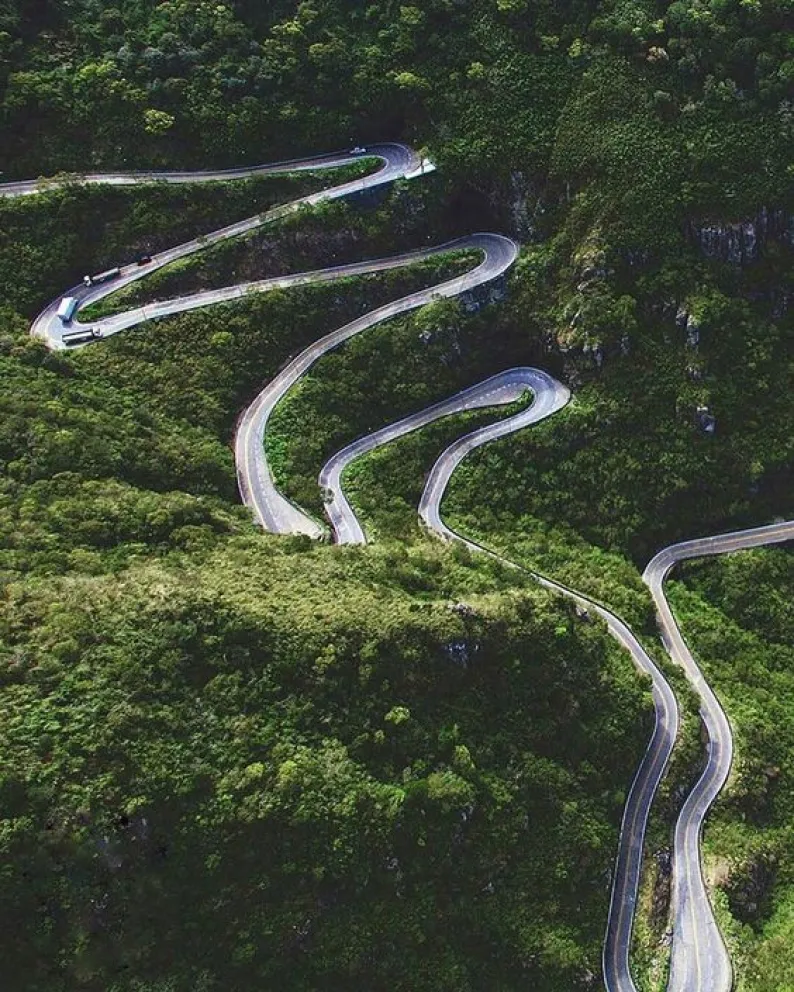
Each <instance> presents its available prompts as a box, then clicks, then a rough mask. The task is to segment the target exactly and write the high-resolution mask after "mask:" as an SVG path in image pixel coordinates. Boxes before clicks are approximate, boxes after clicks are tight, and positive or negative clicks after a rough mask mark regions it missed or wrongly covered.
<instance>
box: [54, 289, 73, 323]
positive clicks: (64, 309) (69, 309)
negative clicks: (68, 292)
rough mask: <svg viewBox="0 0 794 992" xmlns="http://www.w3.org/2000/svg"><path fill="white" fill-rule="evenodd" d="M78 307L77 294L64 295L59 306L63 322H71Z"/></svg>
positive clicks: (59, 313)
mask: <svg viewBox="0 0 794 992" xmlns="http://www.w3.org/2000/svg"><path fill="white" fill-rule="evenodd" d="M76 309H77V297H76V296H64V298H63V299H62V300H61V303H60V306H59V307H58V316H59V317H60V319H61V323H62V324H71V322H72V317H74V312H75V310H76Z"/></svg>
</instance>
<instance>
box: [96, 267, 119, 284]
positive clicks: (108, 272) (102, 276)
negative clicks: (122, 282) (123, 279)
mask: <svg viewBox="0 0 794 992" xmlns="http://www.w3.org/2000/svg"><path fill="white" fill-rule="evenodd" d="M120 275H121V269H120V268H118V266H117V267H116V268H114V269H105V271H104V272H98V273H97V274H96V275H95V276H90V277H89V278H90V279H91V282H92V283H96V282H110V280H111V279H116V278H117V277H118V276H120Z"/></svg>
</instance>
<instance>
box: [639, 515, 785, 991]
mask: <svg viewBox="0 0 794 992" xmlns="http://www.w3.org/2000/svg"><path fill="white" fill-rule="evenodd" d="M792 540H794V521H792V520H789V521H785V522H782V523H779V524H772V525H770V526H768V527H757V528H754V529H753V530H745V531H736V532H733V533H730V534H721V535H719V536H718V537H704V538H700V539H699V540H694V541H686V542H684V543H682V544H674V545H672V546H671V547H668V548H665V549H664V550H663V551H660V552H659V554H658V555H656V557H655V558H653V559H652V560H651V562H650V563H649V564H648V567H647V568H646V569H645V572H644V573H643V580H644V581H645V583H646V585H647V586H648V587H649V589H650V590H651V595H652V596H653V599H654V602H655V604H656V609H657V615H658V621H659V629H660V632H661V635H662V640H663V642H664V646H665V648H666V650H667V652H668V654H669V655H670V657H671V658H672V659H673V661H674V662H675V663H676V664H677V665H680V666H681V668H683V669H684V671H685V672H686V676H687V678H688V679H689V682H690V683H691V685H692V687H693V688H694V690H695V692H697V694H698V696H699V698H700V715H701V718H702V720H703V723H704V725H705V728H706V733H707V735H708V760H707V762H706V767H705V768H704V770H703V774H702V775H701V776H700V778H699V779H698V781H697V782H696V783H695V786H694V787H693V789H692V791H691V792H690V794H689V796H687V799H686V802H685V803H684V806H683V809H682V810H681V814H680V816H679V818H678V822H677V823H676V828H675V843H674V850H675V858H674V860H673V891H672V911H673V919H672V929H673V946H672V950H671V959H670V982H669V985H668V988H669V989H670V992H689V990H692V989H703V990H709V992H729V990H730V989H731V988H732V985H733V971H732V968H731V962H730V958H729V957H728V952H727V950H726V948H725V943H724V941H723V939H722V935H721V933H720V930H719V927H718V926H717V921H716V920H715V918H714V913H713V910H712V908H711V903H710V902H709V898H708V895H707V893H706V886H705V883H704V881H703V872H702V866H701V860H700V838H701V834H702V831H703V823H704V820H705V818H706V814H707V813H708V811H709V808H710V807H711V805H712V803H713V802H714V800H715V799H716V798H717V796H718V795H719V793H720V791H721V790H722V787H723V786H724V784H725V782H726V780H727V778H728V774H729V772H730V770H731V761H732V758H733V736H732V734H731V728H730V724H729V723H728V718H727V717H726V715H725V711H724V710H723V708H722V706H721V705H720V702H719V700H718V699H717V697H716V696H715V694H714V692H713V691H712V689H711V687H710V686H709V685H708V683H707V682H706V680H705V679H704V678H703V675H702V673H701V671H700V668H699V667H698V665H697V663H696V661H695V659H694V658H693V657H692V653H691V652H690V650H689V648H688V647H687V645H686V642H685V641H684V638H683V637H682V635H681V631H680V630H679V628H678V624H677V623H676V621H675V617H674V616H673V612H672V610H671V609H670V605H669V603H668V602H667V598H666V597H665V595H664V581H665V578H666V577H667V575H668V573H669V572H670V570H671V569H672V568H674V567H675V566H676V565H677V564H678V562H680V561H684V560H686V559H690V558H702V557H706V556H708V555H721V554H726V553H727V552H730V551H739V550H742V549H745V548H756V547H760V546H761V545H765V544H777V543H781V542H784V541H792Z"/></svg>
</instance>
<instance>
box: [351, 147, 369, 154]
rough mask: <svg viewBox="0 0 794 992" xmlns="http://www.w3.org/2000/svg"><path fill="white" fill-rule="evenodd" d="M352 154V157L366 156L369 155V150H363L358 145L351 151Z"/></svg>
mask: <svg viewBox="0 0 794 992" xmlns="http://www.w3.org/2000/svg"><path fill="white" fill-rule="evenodd" d="M350 154H351V155H366V154H367V149H366V148H362V147H361V145H356V147H355V148H353V149H352V150H351V152H350Z"/></svg>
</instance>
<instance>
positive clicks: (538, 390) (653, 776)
mask: <svg viewBox="0 0 794 992" xmlns="http://www.w3.org/2000/svg"><path fill="white" fill-rule="evenodd" d="M528 389H529V390H531V391H532V393H533V396H534V399H533V402H532V404H531V405H530V406H528V407H527V408H526V409H524V410H521V411H520V412H519V413H517V414H515V415H514V416H512V417H509V418H506V419H504V420H501V421H497V422H496V423H494V424H489V425H487V426H485V427H481V428H479V429H478V430H476V431H472V432H471V433H469V434H467V435H465V436H464V437H461V438H460V439H458V440H457V441H454V442H453V443H452V444H451V445H450V446H449V447H448V448H447V449H446V450H445V451H444V452H443V453H442V454H441V456H440V457H439V458H438V460H437V461H436V463H435V465H434V466H433V468H432V470H431V472H430V475H429V477H428V480H427V483H426V484H425V489H424V492H423V493H422V498H421V501H420V504H419V515H420V518H421V519H422V520H423V521H424V523H425V525H426V526H427V527H428V528H429V529H430V530H431V531H432V532H433V533H435V534H437V535H438V536H439V537H441V538H444V539H446V540H455V541H459V542H461V543H462V544H464V545H466V546H467V547H468V548H470V549H471V550H473V551H476V552H481V553H484V554H487V555H489V556H490V557H492V558H496V559H497V560H498V561H500V562H502V563H503V564H504V565H507V566H508V567H510V568H514V569H517V570H520V571H522V572H527V571H528V570H527V569H524V568H522V567H521V566H519V565H517V564H516V563H515V562H512V561H510V560H509V559H506V558H503V557H502V556H501V555H497V554H494V552H492V551H490V550H489V549H487V548H485V547H483V546H482V545H480V544H477V543H476V542H474V541H471V540H469V539H468V538H466V537H464V536H463V535H461V534H458V533H456V532H455V531H453V530H452V529H451V528H450V527H449V526H447V524H446V523H444V521H443V519H442V516H441V504H442V501H443V499H444V494H445V493H446V491H447V487H448V485H449V482H450V479H451V478H452V475H453V473H454V471H455V469H456V468H457V467H458V465H460V463H461V462H462V461H463V459H464V458H465V457H466V456H467V455H468V454H469V453H470V452H472V451H473V450H474V449H475V448H479V447H481V446H482V445H484V444H488V443H489V442H491V441H494V440H497V439H498V438H500V437H505V436H507V435H508V434H512V433H514V432H515V431H518V430H521V429H522V428H525V427H529V426H530V425H532V424H536V423H538V422H539V421H541V420H544V419H545V418H546V417H550V416H552V415H553V414H554V413H556V412H557V411H558V410H561V409H562V408H563V407H564V406H565V405H566V404H567V403H568V402H569V400H570V392H569V391H568V389H567V388H566V387H565V386H563V385H562V383H560V382H557V380H556V379H554V378H552V376H550V375H549V374H548V373H546V372H542V371H540V370H539V369H532V368H517V369H509V370H508V371H506V372H502V373H500V374H499V375H496V376H493V377H491V378H490V379H487V380H486V381H485V382H483V383H480V384H479V385H477V386H473V387H471V388H469V389H466V390H463V391H462V392H460V393H458V394H456V395H455V396H453V397H451V398H450V399H448V400H444V401H442V402H440V403H436V404H434V405H433V406H431V407H428V408H426V409H425V410H423V411H421V412H419V413H416V414H412V415H411V416H408V417H405V418H403V419H402V420H400V421H397V422H396V423H394V424H391V425H389V426H388V427H384V428H383V429H382V430H379V431H376V432H374V433H373V434H370V435H367V436H366V437H363V438H360V439H359V440H357V441H354V442H353V443H352V444H349V445H348V446H347V447H346V448H343V449H342V450H341V451H340V452H338V453H337V454H335V455H334V456H333V457H332V458H331V459H330V460H329V461H328V462H327V463H326V465H325V466H324V468H323V470H322V472H321V473H320V486H321V488H322V489H323V490H324V491H325V492H326V494H327V496H328V502H327V503H326V512H327V513H328V517H329V519H330V521H331V526H332V528H333V530H334V535H335V537H336V541H337V543H339V544H365V543H366V536H365V534H364V530H363V528H362V527H361V524H360V523H359V521H358V519H357V518H356V515H355V512H354V511H353V508H352V507H351V506H350V503H349V502H348V500H347V498H346V497H345V495H344V492H343V489H342V476H343V473H344V470H345V468H347V466H348V465H350V464H351V462H353V461H354V460H355V459H356V458H359V457H360V456H361V455H364V454H366V453H368V452H370V451H373V450H375V449H376V448H378V447H381V446H382V445H385V444H388V443H390V442H391V441H394V440H396V439H397V438H399V437H403V436H404V435H405V434H408V433H410V432H411V431H414V430H418V429H419V428H421V427H424V426H426V425H427V424H429V423H431V422H433V421H435V420H438V419H440V418H442V417H446V416H449V415H450V414H452V413H456V412H459V411H461V410H464V409H473V408H475V407H481V406H492V405H495V404H497V403H511V402H514V401H515V400H516V399H518V398H519V397H520V396H521V394H522V393H523V392H525V391H526V390H528ZM529 574H530V575H532V577H533V578H534V579H535V580H536V581H537V582H539V583H540V584H541V585H543V586H545V587H546V588H547V589H549V590H551V591H552V592H555V593H557V594H560V595H563V596H566V597H568V598H569V599H572V600H573V601H574V602H575V603H576V604H577V607H578V608H579V610H580V611H582V612H583V613H584V614H585V615H590V614H595V615H596V616H599V617H600V618H601V619H602V620H603V621H604V623H605V624H606V626H607V629H608V630H609V633H610V634H611V635H612V637H614V638H615V640H617V641H618V643H619V644H620V645H621V647H623V648H625V650H626V651H628V652H629V654H630V655H631V658H632V660H633V661H634V664H635V665H636V667H637V668H638V670H639V671H641V672H643V673H644V674H645V675H647V676H649V677H650V679H651V693H652V698H653V705H654V713H655V723H654V729H653V733H652V734H651V738H650V741H649V742H648V747H647V749H646V752H645V755H644V756H643V759H642V761H641V762H640V766H639V768H638V769H637V772H636V775H635V777H634V780H633V782H632V784H631V787H630V789H629V793H628V797H627V799H626V805H625V808H624V813H623V820H622V823H621V830H620V842H619V845H618V855H617V859H616V863H615V870H614V873H613V882H612V893H611V897H610V905H609V915H608V922H607V930H606V936H605V939H604V951H603V969H604V981H605V984H606V986H607V989H609V992H636V986H635V985H634V982H633V980H632V977H631V970H630V966H629V953H630V949H631V934H632V928H633V924H634V915H635V908H636V903H637V893H638V891H639V883H640V876H641V872H642V858H643V846H644V840H645V833H646V830H647V825H648V818H649V815H650V811H651V806H652V804H653V800H654V797H655V795H656V792H657V790H658V787H659V783H660V782H661V780H662V776H663V775H664V771H665V768H666V767H667V763H668V761H669V759H670V755H671V753H672V750H673V745H674V744H675V740H676V737H677V736H678V726H679V713H678V705H677V703H676V699H675V695H674V694H673V691H672V689H671V688H670V685H669V684H668V682H667V680H666V679H665V678H664V676H663V675H662V673H661V672H660V671H659V669H658V668H657V667H656V665H655V664H654V662H653V661H652V660H651V658H650V657H649V655H648V653H647V652H646V650H645V648H644V647H643V646H642V644H641V643H640V642H639V640H638V639H637V637H636V636H635V635H634V634H633V633H632V631H631V630H630V628H629V627H628V626H627V625H626V624H625V623H624V622H623V621H622V620H621V619H620V618H619V617H618V616H616V615H615V614H614V613H612V612H611V611H610V610H608V609H606V608H605V607H603V606H602V605H601V604H600V603H596V602H594V601H593V600H591V599H590V598H589V597H587V596H584V595H582V594H581V593H579V592H576V591H575V590H573V589H570V588H568V587H567V586H565V585H563V584H561V583H559V582H554V581H552V580H550V579H547V578H546V577H545V576H542V575H539V574H537V573H534V572H529Z"/></svg>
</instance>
